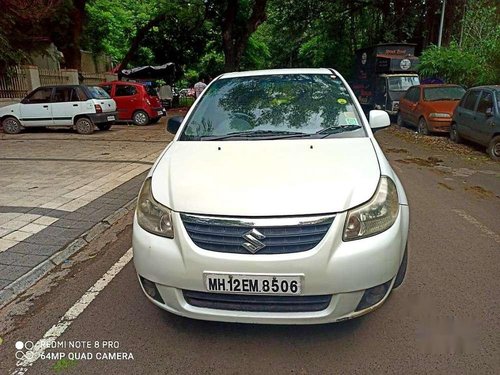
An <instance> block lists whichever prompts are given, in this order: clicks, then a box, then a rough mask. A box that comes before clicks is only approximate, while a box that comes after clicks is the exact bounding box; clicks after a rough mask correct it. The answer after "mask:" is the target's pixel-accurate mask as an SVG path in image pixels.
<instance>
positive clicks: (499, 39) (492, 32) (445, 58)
mask: <svg viewBox="0 0 500 375" xmlns="http://www.w3.org/2000/svg"><path fill="white" fill-rule="evenodd" d="M467 4H468V8H467V11H466V13H465V17H464V19H463V21H462V22H463V25H462V27H463V31H462V32H461V33H460V35H459V36H456V37H455V40H454V41H453V42H451V43H450V45H449V46H445V47H441V48H438V47H437V46H430V47H429V48H427V49H426V50H425V51H424V52H423V53H422V56H421V57H420V73H421V74H422V75H423V76H429V77H440V78H443V79H444V80H446V81H447V82H450V83H457V84H463V85H466V86H476V85H484V84H498V83H499V82H500V23H499V22H498V16H497V15H496V6H495V5H494V4H493V5H491V3H490V2H489V1H487V0H474V1H469V2H468V3H467ZM460 38H461V40H460Z"/></svg>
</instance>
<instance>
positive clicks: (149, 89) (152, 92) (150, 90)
mask: <svg viewBox="0 0 500 375" xmlns="http://www.w3.org/2000/svg"><path fill="white" fill-rule="evenodd" d="M144 87H145V88H146V92H147V93H148V95H149V96H158V93H157V92H156V89H155V88H153V86H144Z"/></svg>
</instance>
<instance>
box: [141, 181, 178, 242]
mask: <svg viewBox="0 0 500 375" xmlns="http://www.w3.org/2000/svg"><path fill="white" fill-rule="evenodd" d="M136 212H137V222H138V223H139V225H140V226H141V227H142V229H144V230H147V231H148V232H151V233H153V234H157V235H159V236H163V237H168V238H174V227H173V225H172V211H170V210H169V209H168V208H167V207H165V206H162V205H161V204H160V203H158V202H157V201H155V199H154V198H153V194H152V192H151V177H149V178H147V179H146V181H144V184H143V185H142V188H141V192H140V193H139V198H138V199H137V211H136Z"/></svg>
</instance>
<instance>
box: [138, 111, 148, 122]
mask: <svg viewBox="0 0 500 375" xmlns="http://www.w3.org/2000/svg"><path fill="white" fill-rule="evenodd" d="M146 121H147V118H146V115H145V114H144V113H142V112H139V113H136V114H135V122H137V123H138V124H141V125H142V124H145V123H146Z"/></svg>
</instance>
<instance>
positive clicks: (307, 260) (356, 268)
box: [133, 205, 409, 324]
mask: <svg viewBox="0 0 500 375" xmlns="http://www.w3.org/2000/svg"><path fill="white" fill-rule="evenodd" d="M345 217H346V213H340V214H337V216H336V217H335V220H334V221H333V223H332V225H331V227H330V229H329V230H328V232H327V234H326V235H325V237H324V238H323V239H322V240H321V241H320V243H319V244H318V245H317V246H316V247H314V248H313V249H312V250H308V251H304V252H300V253H292V254H276V255H268V254H265V255H264V254H262V255H258V254H248V255H246V254H229V253H220V252H213V251H207V250H203V249H201V248H199V247H197V246H196V245H195V244H194V243H193V242H192V241H191V239H190V237H189V235H188V234H187V232H186V230H185V229H184V226H183V224H182V221H181V219H180V215H179V214H178V213H173V224H174V228H175V238H174V239H168V238H163V237H159V236H155V235H152V234H150V233H149V232H146V231H144V230H143V229H142V228H141V227H140V226H139V225H138V224H137V220H136V219H135V220H134V232H133V250H134V264H135V268H136V270H137V273H138V275H140V276H141V277H143V278H145V279H147V280H150V281H152V282H154V283H155V285H156V288H157V290H158V292H159V294H160V295H161V299H162V300H163V302H164V303H161V302H159V301H156V300H154V299H152V298H151V297H149V296H147V297H148V298H149V299H150V301H151V302H153V303H154V304H155V305H157V306H159V307H161V308H163V309H165V310H167V311H170V312H172V313H174V314H177V315H181V316H185V317H189V318H194V319H203V320H215V321H226V322H242V323H263V324H318V323H329V322H335V321H341V320H346V319H351V318H354V317H357V316H360V315H363V314H366V313H368V312H370V311H372V310H374V309H376V308H377V307H379V306H380V305H382V304H383V302H384V301H385V299H386V298H387V296H388V295H389V293H390V291H391V289H392V284H393V282H394V278H395V276H396V274H397V272H398V269H399V266H400V264H401V261H402V258H403V255H404V250H405V246H406V242H407V235H408V222H409V212H408V207H407V206H404V205H401V206H400V213H399V215H398V218H397V220H396V222H395V223H394V224H393V226H392V227H391V228H389V229H388V230H387V231H385V232H383V233H381V234H378V235H376V236H372V237H369V238H365V239H361V240H356V241H350V242H343V241H342V231H343V228H344V222H345ZM207 271H209V272H215V273H217V272H220V273H225V272H235V273H264V274H302V275H303V277H304V284H303V289H302V295H309V296H314V295H325V294H329V295H332V299H331V302H330V304H329V305H328V307H327V308H326V309H324V310H321V311H313V312H251V311H233V310H220V309H213V308H204V307H203V308H202V307H196V306H192V305H190V304H188V303H187V302H186V300H185V299H184V296H183V290H191V291H200V292H205V291H206V289H205V284H204V282H203V273H204V272H207ZM388 281H391V282H390V287H389V289H388V291H387V293H386V295H385V296H384V298H383V299H382V300H381V301H380V302H378V303H376V304H375V305H373V306H371V307H369V308H366V309H364V310H361V311H356V308H357V306H358V304H359V302H360V300H361V298H362V296H363V293H364V291H365V290H366V289H369V288H372V287H374V286H377V285H381V284H384V283H386V282H388ZM141 285H142V284H141ZM146 295H147V294H146Z"/></svg>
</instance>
